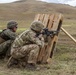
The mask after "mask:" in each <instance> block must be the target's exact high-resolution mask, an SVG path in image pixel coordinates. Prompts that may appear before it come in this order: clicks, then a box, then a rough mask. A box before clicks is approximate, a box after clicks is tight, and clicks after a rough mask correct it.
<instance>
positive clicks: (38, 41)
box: [7, 21, 44, 68]
mask: <svg viewBox="0 0 76 75" xmlns="http://www.w3.org/2000/svg"><path fill="white" fill-rule="evenodd" d="M43 28H44V25H43V24H42V22H40V21H34V22H33V23H32V24H31V26H30V29H29V30H27V31H24V32H23V33H22V34H20V35H19V36H18V37H17V38H16V40H15V41H14V43H13V46H12V49H11V57H10V59H9V61H8V63H7V66H8V67H11V65H13V63H16V64H18V63H19V62H20V63H21V64H22V62H24V63H25V64H22V66H24V67H26V66H27V67H29V66H32V68H34V67H36V62H37V57H38V53H39V50H40V48H42V47H44V39H43V37H42V35H39V36H38V34H39V33H40V32H41V31H42V29H43ZM16 61H17V62H16ZM26 63H27V64H26Z"/></svg>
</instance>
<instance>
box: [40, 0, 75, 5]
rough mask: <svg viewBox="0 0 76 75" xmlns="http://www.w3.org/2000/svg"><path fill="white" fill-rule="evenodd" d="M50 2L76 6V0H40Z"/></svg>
mask: <svg viewBox="0 0 76 75" xmlns="http://www.w3.org/2000/svg"><path fill="white" fill-rule="evenodd" d="M41 1H46V2H50V3H62V4H69V5H71V6H76V0H41Z"/></svg>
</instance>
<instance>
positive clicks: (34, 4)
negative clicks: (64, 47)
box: [0, 0, 76, 20]
mask: <svg viewBox="0 0 76 75" xmlns="http://www.w3.org/2000/svg"><path fill="white" fill-rule="evenodd" d="M37 13H62V14H63V15H64V16H65V18H66V19H76V7H72V6H69V5H63V4H54V3H46V2H41V1H35V0H21V1H17V2H13V3H8V4H0V20H10V19H16V20H27V19H30V20H32V19H33V18H34V16H35V14H37Z"/></svg>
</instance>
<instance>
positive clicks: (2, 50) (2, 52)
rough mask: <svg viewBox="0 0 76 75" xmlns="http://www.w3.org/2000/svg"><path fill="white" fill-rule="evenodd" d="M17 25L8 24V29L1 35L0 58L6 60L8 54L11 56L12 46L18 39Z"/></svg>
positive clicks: (11, 22)
mask: <svg viewBox="0 0 76 75" xmlns="http://www.w3.org/2000/svg"><path fill="white" fill-rule="evenodd" d="M17 25H18V23H17V22H15V21H10V22H8V23H7V29H4V30H3V31H2V32H1V33H0V58H4V57H5V56H6V54H7V53H8V54H9V50H10V47H11V44H12V42H13V41H14V40H15V38H16V34H15V32H16V30H17Z"/></svg>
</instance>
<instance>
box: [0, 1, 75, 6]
mask: <svg viewBox="0 0 76 75" xmlns="http://www.w3.org/2000/svg"><path fill="white" fill-rule="evenodd" d="M14 1H18V0H0V3H10V2H14ZM41 1H46V2H50V3H62V4H69V5H72V6H76V0H41Z"/></svg>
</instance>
